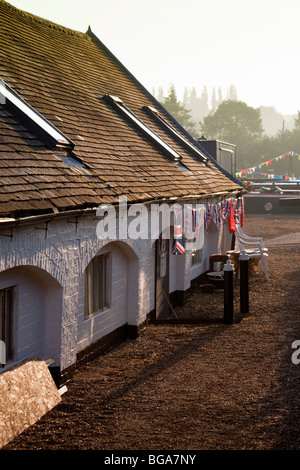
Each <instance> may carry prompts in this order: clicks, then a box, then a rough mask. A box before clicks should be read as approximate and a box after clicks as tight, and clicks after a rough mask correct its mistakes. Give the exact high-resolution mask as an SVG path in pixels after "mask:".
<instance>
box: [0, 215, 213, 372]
mask: <svg viewBox="0 0 300 470" xmlns="http://www.w3.org/2000/svg"><path fill="white" fill-rule="evenodd" d="M98 222H99V218H97V217H96V216H92V215H84V216H82V217H80V218H79V219H78V225H77V227H76V224H75V219H74V218H68V219H55V220H53V221H51V222H50V223H49V224H48V230H47V232H45V228H46V224H45V223H44V222H39V223H38V224H35V225H27V226H19V227H18V228H14V229H13V231H12V234H13V238H12V239H11V238H10V233H11V232H10V229H4V230H3V229H2V230H1V232H0V289H2V288H4V287H9V286H11V285H16V286H17V289H16V291H17V292H18V294H17V311H16V312H15V313H16V319H15V323H14V328H16V338H17V341H16V344H15V347H16V350H15V358H16V360H21V359H23V358H25V357H28V356H30V355H34V354H41V355H42V356H44V357H45V358H46V359H47V358H48V357H54V358H55V365H58V366H60V368H61V370H64V369H65V368H67V367H69V366H71V365H72V364H74V362H75V361H76V354H77V353H78V352H79V351H80V350H82V349H83V348H85V347H87V346H88V345H90V344H91V343H93V342H95V341H96V340H98V339H100V338H101V337H103V336H105V335H106V334H108V333H110V332H111V331H113V330H114V329H116V328H118V327H119V326H122V325H123V324H125V323H128V324H130V325H139V324H140V323H142V322H143V321H144V320H145V319H146V316H147V314H148V313H149V312H150V311H152V310H153V309H154V308H155V242H154V241H153V240H152V241H151V240H130V239H129V240H127V241H121V242H112V243H110V244H109V243H108V242H107V241H104V240H100V239H99V238H97V235H96V225H97V223H98ZM149 224H150V219H149ZM210 232H211V233H210V236H209V237H208V238H207V239H205V250H204V252H205V256H204V261H203V263H201V266H197V267H193V268H191V254H190V253H188V254H187V256H173V255H171V254H170V292H173V291H175V290H185V289H188V288H189V287H190V281H191V279H192V278H194V277H196V275H199V274H201V273H202V272H204V271H205V270H206V269H207V267H208V264H207V259H208V257H209V254H211V253H213V252H215V250H216V247H217V232H216V233H214V232H213V229H210ZM45 235H47V236H45ZM101 250H102V251H105V250H109V251H111V253H112V259H111V262H112V299H111V306H110V308H109V309H107V310H105V311H103V312H100V313H99V314H97V315H95V316H93V317H91V318H88V319H86V318H85V317H84V311H85V269H86V267H87V265H88V263H89V262H90V261H91V259H92V258H93V257H94V256H95V255H97V254H99V253H101V252H102V251H101ZM16 266H19V267H20V266H23V268H19V269H15V270H11V271H8V270H9V269H10V268H13V267H16ZM25 266H27V268H25ZM28 266H31V267H35V269H34V270H32V269H31V270H30V269H29V268H28Z"/></svg>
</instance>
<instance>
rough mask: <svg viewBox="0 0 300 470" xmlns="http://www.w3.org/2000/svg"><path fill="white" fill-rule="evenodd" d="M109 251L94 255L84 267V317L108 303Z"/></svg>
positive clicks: (106, 305) (107, 305)
mask: <svg viewBox="0 0 300 470" xmlns="http://www.w3.org/2000/svg"><path fill="white" fill-rule="evenodd" d="M109 262H110V253H104V254H102V255H99V256H95V258H93V259H92V261H91V262H90V263H89V265H88V266H87V268H86V317H89V316H91V315H94V314H95V313H98V312H101V311H103V310H104V309H106V308H108V307H109V306H110V305H109V304H110V295H109V294H110V290H109V289H110V284H111V282H110V275H109V273H110V266H109Z"/></svg>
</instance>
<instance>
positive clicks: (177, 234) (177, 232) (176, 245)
mask: <svg viewBox="0 0 300 470" xmlns="http://www.w3.org/2000/svg"><path fill="white" fill-rule="evenodd" d="M171 253H172V255H184V253H185V248H184V245H183V237H182V209H181V207H175V208H174V237H173V243H172V249H171Z"/></svg>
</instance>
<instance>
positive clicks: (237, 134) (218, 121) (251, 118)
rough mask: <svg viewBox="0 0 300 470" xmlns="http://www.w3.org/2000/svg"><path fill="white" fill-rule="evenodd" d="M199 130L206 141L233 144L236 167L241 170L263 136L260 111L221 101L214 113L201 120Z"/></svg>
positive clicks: (232, 102)
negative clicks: (253, 146) (235, 148)
mask: <svg viewBox="0 0 300 470" xmlns="http://www.w3.org/2000/svg"><path fill="white" fill-rule="evenodd" d="M201 130H202V133H203V134H204V135H205V136H206V137H207V138H208V139H212V140H222V141H224V142H229V143H232V144H235V145H236V146H237V165H238V166H239V165H241V168H243V167H244V162H246V161H248V160H249V156H250V155H249V153H250V152H251V151H252V150H251V146H252V145H253V144H254V143H255V142H257V141H258V140H259V139H261V137H262V134H263V127H262V120H261V116H260V110H259V109H254V108H251V107H249V106H247V104H246V103H243V102H242V101H233V100H227V101H223V102H222V103H221V104H220V105H219V107H218V108H217V110H216V111H215V112H212V113H210V114H209V115H208V116H206V117H205V118H204V119H203V123H202V126H201ZM249 144H251V145H250V146H249Z"/></svg>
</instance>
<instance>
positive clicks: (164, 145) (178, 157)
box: [103, 95, 182, 163]
mask: <svg viewBox="0 0 300 470" xmlns="http://www.w3.org/2000/svg"><path fill="white" fill-rule="evenodd" d="M103 99H104V100H105V101H106V102H108V103H110V104H113V105H114V106H115V107H116V108H117V109H118V110H119V111H121V113H122V114H123V115H124V116H125V117H127V118H129V119H130V121H131V122H132V123H133V124H135V125H136V126H138V128H139V129H140V130H141V131H142V132H143V133H144V134H146V135H147V136H148V137H150V139H151V140H152V141H153V142H154V143H155V144H156V145H158V146H159V147H160V148H161V149H162V150H163V151H164V152H165V153H167V154H168V155H169V156H171V157H172V158H173V161H174V162H176V163H178V162H181V160H182V156H181V155H180V154H179V153H178V152H176V150H174V149H173V148H172V147H171V146H170V145H169V144H167V143H166V142H165V141H164V140H163V139H162V138H161V137H159V136H158V135H157V134H156V133H155V132H153V131H152V129H150V127H148V126H147V125H146V124H144V122H143V121H142V120H141V119H139V118H138V117H137V116H136V115H135V114H134V113H133V112H132V111H130V109H128V108H127V107H126V106H125V105H124V103H123V101H122V100H121V99H120V98H118V97H117V96H113V95H105V96H104V97H103Z"/></svg>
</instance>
